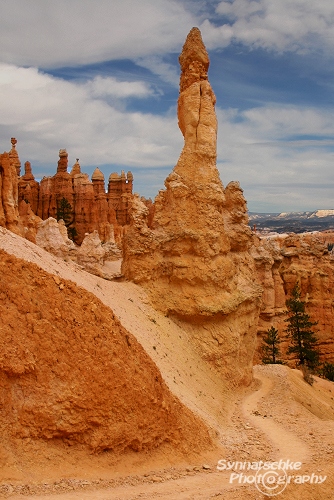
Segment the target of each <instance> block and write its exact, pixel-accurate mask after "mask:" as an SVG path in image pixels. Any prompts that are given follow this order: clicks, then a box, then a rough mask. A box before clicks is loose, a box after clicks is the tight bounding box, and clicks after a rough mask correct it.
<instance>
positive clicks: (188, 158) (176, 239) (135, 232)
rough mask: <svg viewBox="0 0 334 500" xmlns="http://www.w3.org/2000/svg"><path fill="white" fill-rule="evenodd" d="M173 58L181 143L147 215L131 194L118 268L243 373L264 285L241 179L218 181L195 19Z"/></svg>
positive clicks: (248, 367) (227, 373)
mask: <svg viewBox="0 0 334 500" xmlns="http://www.w3.org/2000/svg"><path fill="white" fill-rule="evenodd" d="M179 61H180V65H181V79H180V95H179V100H178V120H179V127H180V129H181V132H182V134H183V136H184V147H183V150H182V153H181V156H180V158H179V160H178V162H177V164H176V166H175V168H174V170H173V171H172V172H171V174H170V175H169V176H168V177H167V179H166V180H165V187H166V189H165V190H161V191H160V192H159V194H158V195H157V197H156V198H155V203H154V216H153V220H152V221H151V222H150V223H149V222H148V221H149V219H148V215H149V214H148V209H147V207H146V206H145V205H144V204H143V203H142V202H141V200H140V199H139V197H137V198H135V199H134V201H133V203H132V211H131V212H132V220H131V225H130V228H129V229H128V231H127V232H126V234H125V237H124V240H123V241H124V245H123V250H124V259H123V265H122V270H123V273H124V274H125V276H126V278H127V279H129V280H133V281H134V282H136V283H140V284H141V285H142V286H143V287H145V289H147V291H148V292H149V294H150V296H151V300H152V303H153V304H154V305H155V307H157V308H158V309H160V310H161V311H163V312H165V314H168V315H170V316H172V317H174V318H175V319H176V320H177V321H180V322H182V326H183V327H184V328H185V329H188V330H190V332H191V335H192V338H193V340H194V342H195V343H197V344H198V348H199V350H200V351H201V353H202V356H203V357H204V358H205V359H207V360H208V361H209V362H211V363H212V364H213V365H214V366H215V367H216V368H217V369H218V370H219V371H220V372H221V373H222V374H223V375H224V377H225V378H226V379H229V380H231V381H232V382H234V383H249V381H250V380H251V377H252V359H253V353H254V348H255V340H256V326H257V321H258V314H259V307H260V296H261V293H262V289H261V287H260V286H259V285H257V284H256V282H255V279H254V277H255V265H254V259H253V257H252V256H251V255H250V252H249V249H250V246H251V244H252V233H251V230H250V228H249V227H248V225H247V223H248V217H247V207H246V202H245V199H244V197H243V192H242V189H241V188H240V186H239V184H238V183H237V182H231V183H230V184H228V186H227V187H226V188H225V189H224V187H223V185H222V182H221V180H220V178H219V172H218V170H217V167H216V136H217V118H216V113H215V102H216V99H215V95H214V93H213V90H212V88H211V85H210V83H209V81H208V75H207V71H208V67H209V57H208V54H207V51H206V49H205V46H204V44H203V42H202V38H201V33H200V31H199V29H198V28H193V29H192V30H191V31H190V33H189V35H188V37H187V40H186V42H185V44H184V47H183V50H182V53H181V55H180V58H179Z"/></svg>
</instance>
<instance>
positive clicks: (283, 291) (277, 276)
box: [252, 233, 334, 366]
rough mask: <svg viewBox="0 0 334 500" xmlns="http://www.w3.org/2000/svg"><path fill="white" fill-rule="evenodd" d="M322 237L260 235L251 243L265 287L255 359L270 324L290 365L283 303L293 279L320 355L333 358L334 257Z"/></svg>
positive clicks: (259, 277) (313, 234)
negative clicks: (278, 335) (297, 285)
mask: <svg viewBox="0 0 334 500" xmlns="http://www.w3.org/2000/svg"><path fill="white" fill-rule="evenodd" d="M326 239H327V240H328V239H330V235H329V236H328V237H327V238H325V240H326ZM325 240H324V235H323V234H321V233H319V234H317V233H304V234H298V235H297V234H289V235H279V236H276V237H267V238H262V239H261V240H258V241H257V243H256V245H255V246H254V247H253V249H252V254H253V256H254V258H255V261H256V268H257V274H258V279H259V281H260V282H261V283H262V285H263V289H264V291H263V296H262V306H261V313H260V318H259V327H258V337H259V338H258V350H257V353H256V356H255V362H258V361H260V360H261V352H260V347H261V343H262V337H263V336H264V335H265V333H266V332H267V331H268V329H269V328H270V327H271V326H274V327H275V328H277V329H278V331H279V334H280V337H281V339H282V344H281V350H282V356H283V358H285V359H290V362H291V363H292V366H293V365H294V361H293V358H292V357H291V356H290V357H287V356H286V350H287V348H288V346H289V338H288V337H287V335H286V332H285V330H286V322H285V319H286V318H287V314H286V304H285V303H286V300H287V299H288V298H290V296H291V291H292V289H293V287H294V285H295V284H296V283H298V284H299V286H300V289H301V300H303V301H305V303H306V312H307V314H309V315H310V317H311V320H312V321H317V322H318V324H317V325H316V326H315V327H314V331H315V332H316V335H317V337H318V338H319V350H320V354H321V359H322V361H325V360H326V361H329V362H331V363H333V362H334V300H333V288H334V255H333V254H332V253H330V252H328V249H327V243H326V241H325Z"/></svg>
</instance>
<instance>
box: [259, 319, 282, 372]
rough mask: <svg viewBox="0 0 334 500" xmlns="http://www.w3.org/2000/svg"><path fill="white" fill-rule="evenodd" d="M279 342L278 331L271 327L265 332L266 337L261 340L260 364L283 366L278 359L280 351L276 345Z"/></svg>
mask: <svg viewBox="0 0 334 500" xmlns="http://www.w3.org/2000/svg"><path fill="white" fill-rule="evenodd" d="M280 342H281V340H280V338H279V336H278V330H276V328H274V327H273V326H272V327H271V328H269V330H268V331H267V335H266V336H265V337H264V338H263V344H262V347H261V350H262V355H263V358H262V363H264V364H269V363H272V364H283V361H282V360H280V359H278V356H279V355H280V350H279V347H278V345H279V344H280Z"/></svg>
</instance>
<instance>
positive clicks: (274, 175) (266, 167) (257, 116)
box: [217, 106, 334, 211]
mask: <svg viewBox="0 0 334 500" xmlns="http://www.w3.org/2000/svg"><path fill="white" fill-rule="evenodd" d="M217 111H218V120H219V133H218V165H219V170H220V173H221V179H222V181H223V183H224V185H226V184H227V183H228V182H230V181H231V180H239V181H240V183H241V187H242V188H243V189H244V190H245V196H246V199H247V201H248V205H249V207H250V208H251V209H252V210H257V211H261V208H260V207H262V210H263V211H266V210H269V211H270V210H271V211H275V208H273V207H276V210H277V211H280V210H283V209H284V210H290V211H293V210H312V209H316V208H317V207H329V208H330V207H332V206H334V200H333V186H334V173H333V169H332V165H333V162H334V139H333V140H328V139H327V140H323V137H333V138H334V124H333V121H332V119H331V112H330V111H326V110H316V109H303V108H298V107H293V106H288V107H283V108H278V107H275V106H267V107H263V108H254V109H251V110H247V111H244V112H239V111H238V110H227V111H224V110H219V109H218V110H217ZM299 137H300V138H299ZM303 137H307V139H306V140H303ZM309 137H312V139H309ZM296 138H297V140H295V139H296ZM298 138H299V139H298ZM265 207H266V208H265ZM269 207H271V209H270V208H269Z"/></svg>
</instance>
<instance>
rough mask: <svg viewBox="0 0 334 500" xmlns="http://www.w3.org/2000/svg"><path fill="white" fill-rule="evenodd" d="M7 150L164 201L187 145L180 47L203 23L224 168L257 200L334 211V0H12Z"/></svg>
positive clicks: (3, 27)
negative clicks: (62, 155)
mask: <svg viewBox="0 0 334 500" xmlns="http://www.w3.org/2000/svg"><path fill="white" fill-rule="evenodd" d="M0 6H1V19H0V46H1V52H0V140H1V149H2V150H8V149H9V148H10V138H11V137H13V136H14V137H16V138H17V139H18V146H17V148H18V152H19V155H20V159H21V162H22V165H23V163H24V162H25V161H26V160H29V161H30V162H31V163H32V167H33V172H34V174H35V176H36V178H40V177H42V176H43V175H53V174H54V173H55V170H56V165H57V161H58V150H59V149H61V148H66V149H67V151H68V153H69V163H70V166H71V165H73V164H74V162H75V159H76V158H79V159H80V164H81V167H82V170H83V171H84V172H87V173H89V174H91V173H92V172H93V170H94V168H95V167H96V166H98V167H99V168H100V169H101V170H102V171H103V172H104V174H105V177H106V179H107V178H108V175H109V174H110V173H111V172H114V171H118V172H120V170H121V169H123V170H125V171H127V170H131V171H132V172H133V174H134V178H135V183H134V189H135V191H136V192H138V193H140V194H141V195H143V196H146V197H151V198H152V199H153V198H154V197H155V195H156V194H157V193H158V191H159V189H162V188H163V187H164V184H163V183H164V179H165V178H166V176H167V175H168V173H169V172H170V171H171V170H172V168H173V167H174V165H175V164H176V162H177V160H178V157H179V154H180V152H181V149H182V145H183V137H182V134H181V132H180V131H179V129H178V126H177V117H176V101H177V97H178V81H179V65H178V55H179V53H180V51H181V49H182V45H183V43H184V41H185V38H186V36H187V34H188V32H189V30H190V29H191V28H192V27H193V26H198V27H199V28H200V29H201V32H202V37H203V41H204V43H205V45H206V47H207V49H208V52H209V56H210V61H211V64H210V69H209V80H210V83H211V85H212V87H213V90H214V92H215V94H216V96H217V105H216V112H217V116H218V123H219V130H218V147H217V152H218V158H217V166H218V168H219V171H220V176H221V179H222V182H223V184H224V185H227V183H228V182H230V181H231V180H238V181H239V182H240V184H241V187H242V188H243V189H244V194H245V197H246V199H247V202H248V208H249V210H250V211H258V212H283V211H284V212H286V211H304V210H315V209H331V208H334V202H333V200H332V198H333V192H334V168H333V165H334V113H333V111H334V56H333V54H334V50H333V49H334V3H333V2H332V0H318V1H317V2H314V0H228V1H227V0H225V1H219V0H217V1H214V0H211V1H205V0H141V1H140V2H139V1H138V0H98V1H94V2H93V1H92V0H57V2H47V1H45V0H30V1H29V2H27V1H26V0H11V1H10V2H9V1H7V0H0Z"/></svg>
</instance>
